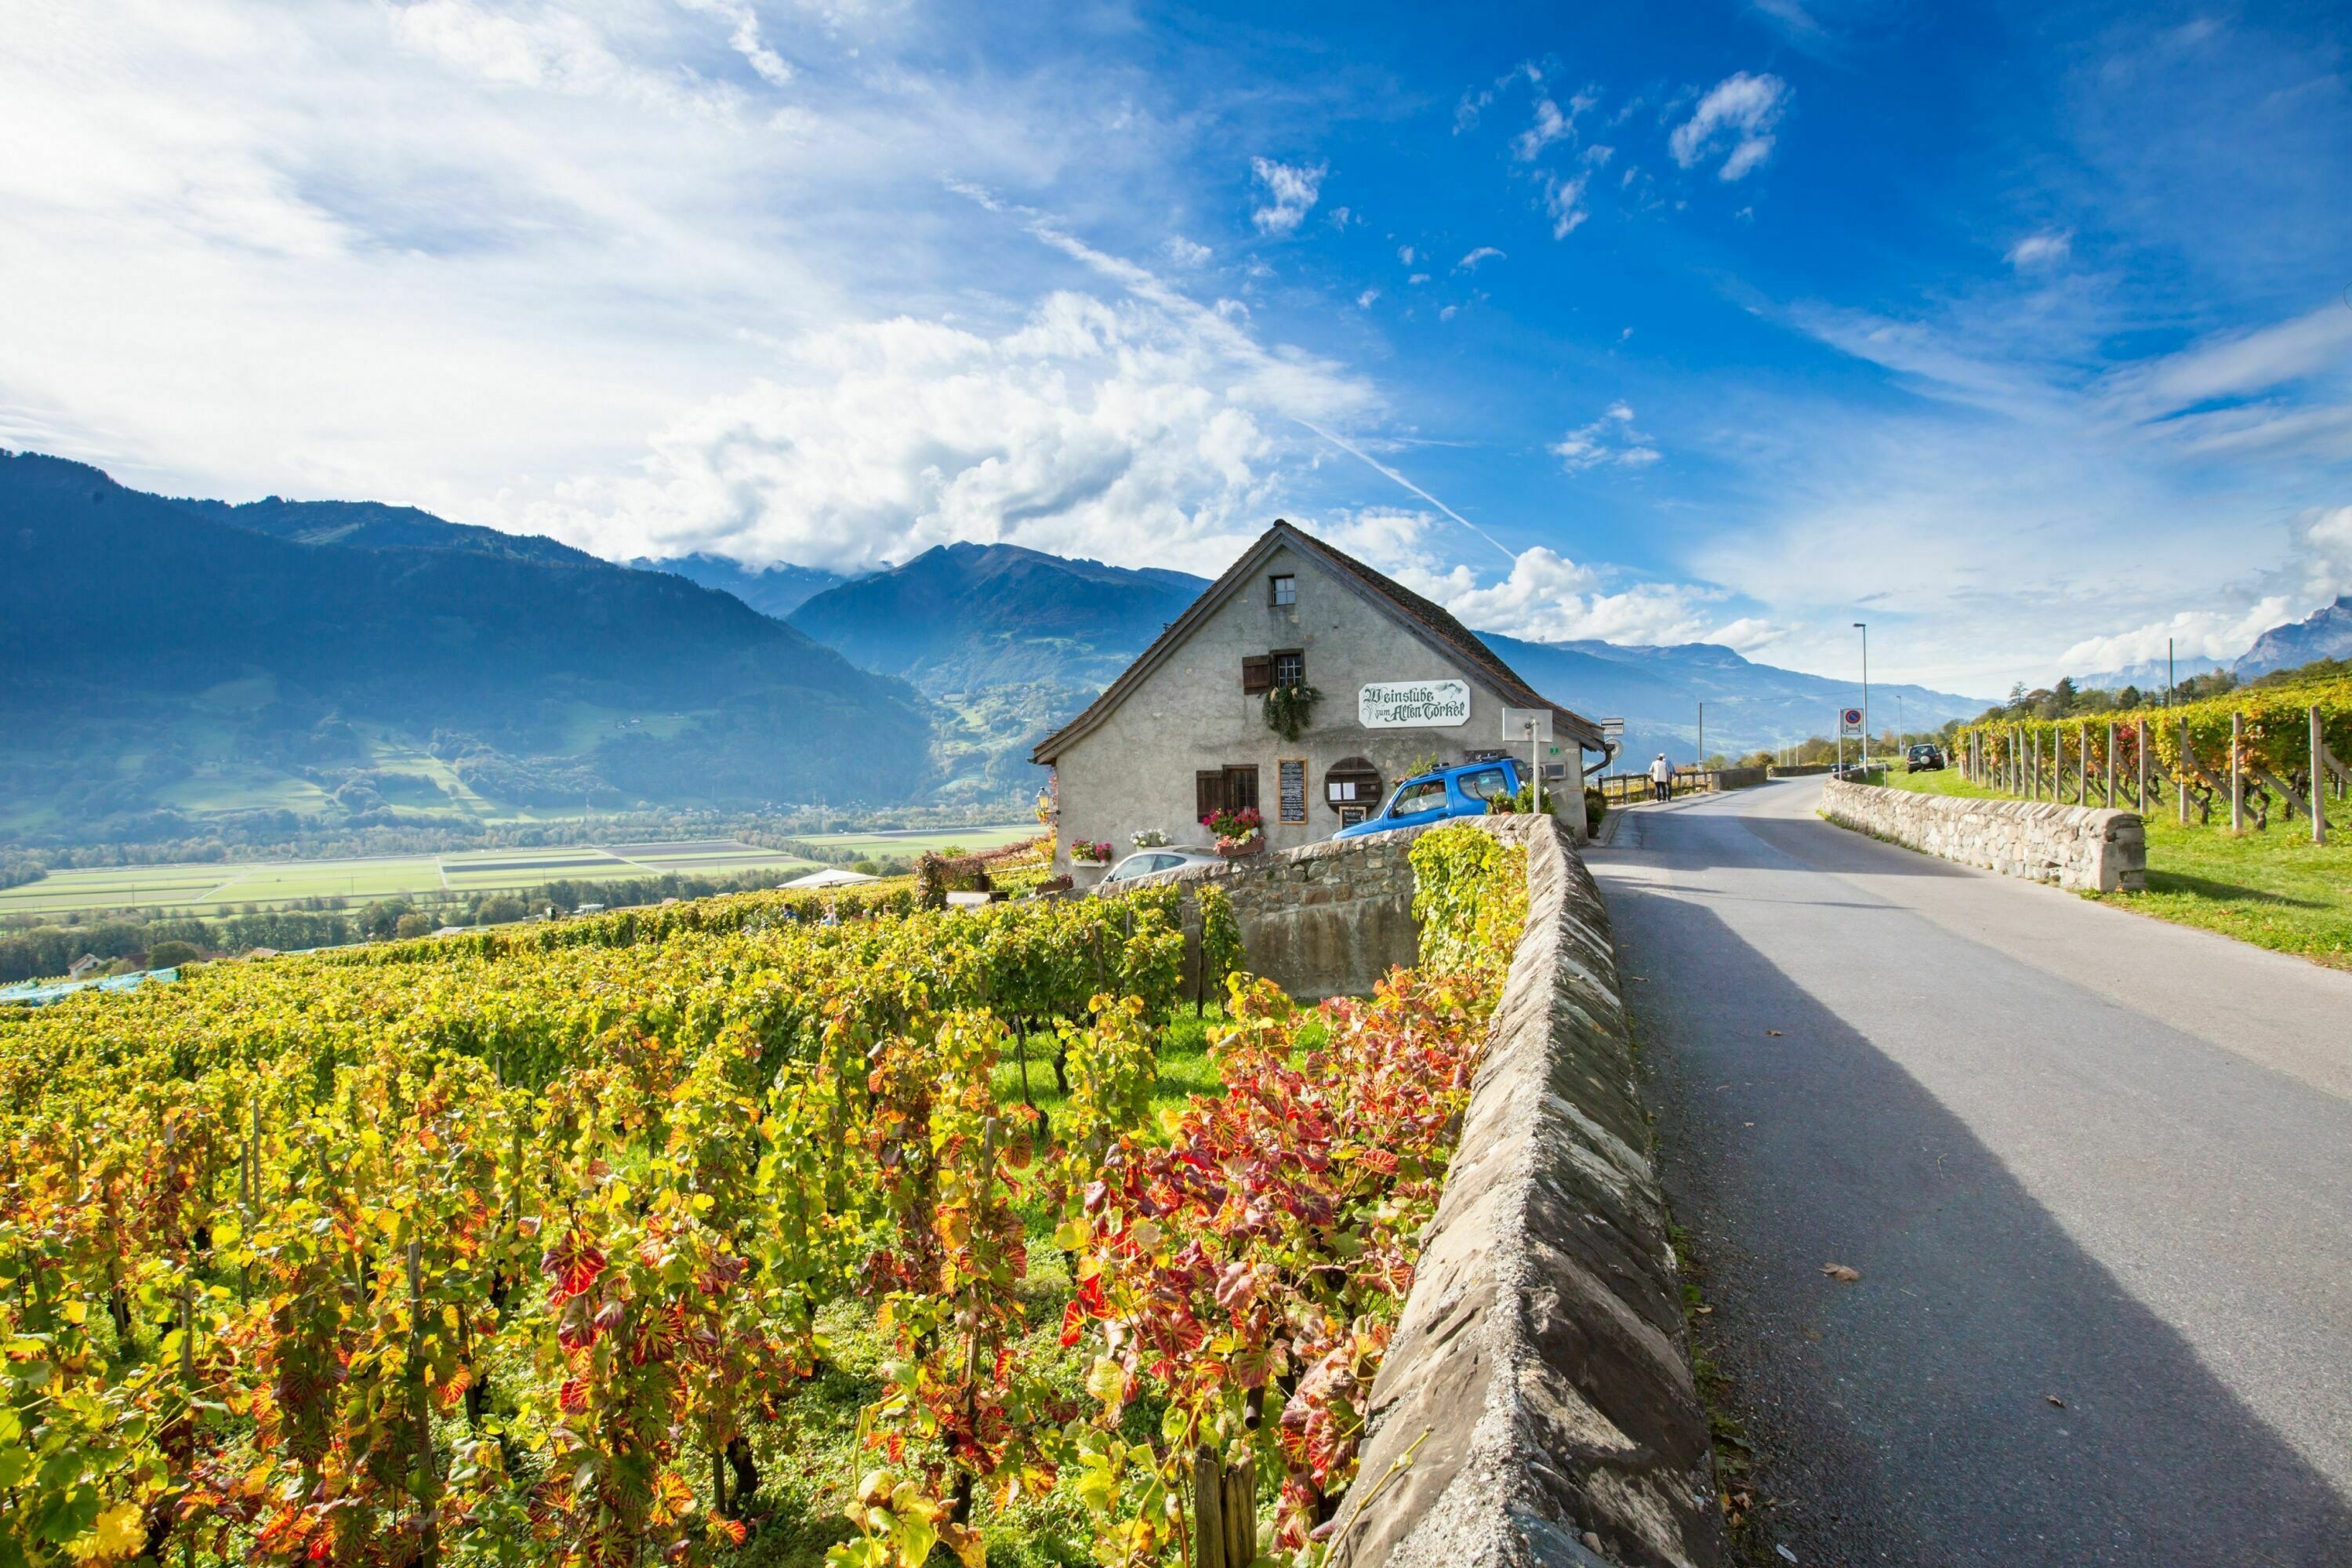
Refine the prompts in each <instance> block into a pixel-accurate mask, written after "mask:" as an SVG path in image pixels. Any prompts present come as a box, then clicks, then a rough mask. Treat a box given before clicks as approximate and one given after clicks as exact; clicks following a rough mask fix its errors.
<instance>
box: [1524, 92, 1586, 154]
mask: <svg viewBox="0 0 2352 1568" xmlns="http://www.w3.org/2000/svg"><path fill="white" fill-rule="evenodd" d="M1575 129H1576V124H1575V121H1573V120H1572V119H1571V118H1570V116H1568V115H1565V114H1562V113H1561V112H1560V111H1559V104H1557V103H1554V102H1553V101H1552V100H1550V99H1549V98H1539V99H1538V100H1536V118H1535V123H1534V124H1532V125H1530V126H1528V128H1527V129H1526V130H1525V131H1522V132H1519V134H1518V136H1517V138H1516V139H1514V140H1513V142H1511V156H1513V157H1514V158H1517V160H1518V161H1519V162H1520V163H1534V162H1535V161H1536V159H1537V158H1538V156H1540V155H1541V154H1542V153H1543V150H1544V149H1545V148H1547V147H1549V146H1550V145H1551V144H1552V143H1553V142H1557V141H1559V139H1560V138H1561V137H1563V136H1568V135H1570V134H1572V133H1573V132H1574V131H1575Z"/></svg>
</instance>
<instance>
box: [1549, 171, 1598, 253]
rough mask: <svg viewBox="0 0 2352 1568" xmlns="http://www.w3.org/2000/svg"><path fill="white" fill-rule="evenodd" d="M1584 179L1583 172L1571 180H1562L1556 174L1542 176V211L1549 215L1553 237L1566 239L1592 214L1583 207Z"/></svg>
mask: <svg viewBox="0 0 2352 1568" xmlns="http://www.w3.org/2000/svg"><path fill="white" fill-rule="evenodd" d="M1585 179H1586V176H1585V175H1583V174H1579V175H1577V176H1576V177H1575V178H1574V179H1572V180H1563V179H1561V178H1559V176H1558V175H1557V174H1547V175H1545V176H1544V196H1543V203H1544V211H1546V212H1548V213H1549V214H1550V215H1551V237H1553V238H1554V239H1566V238H1567V237H1569V236H1570V235H1571V234H1573V233H1575V232H1576V230H1577V228H1578V226H1580V225H1581V224H1582V223H1583V222H1584V220H1585V219H1586V218H1588V217H1591V216H1592V215H1591V213H1589V212H1587V211H1586V210H1585V207H1584V182H1585Z"/></svg>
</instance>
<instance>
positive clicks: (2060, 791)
mask: <svg viewBox="0 0 2352 1568" xmlns="http://www.w3.org/2000/svg"><path fill="white" fill-rule="evenodd" d="M1953 753H1954V758H1955V761H1956V763H1957V764H1958V766H1959V767H1960V768H1961V769H1962V771H1963V772H1964V773H1966V774H1967V776H1968V778H1969V781H1970V782H1971V783H1973V784H1978V785H1979V786H1981V787H1985V788H1989V789H1992V790H1996V791H1998V792H2000V793H2002V794H2006V795H2022V796H2024V797H2026V798H2029V799H2037V800H2050V801H2058V802H2071V803H2073V804H2074V805H2108V806H2126V807H2129V808H2131V809H2133V810H2137V811H2138V812H2140V813H2141V814H2142V815H2144V816H2146V815H2153V814H2154V813H2156V812H2157V811H2159V810H2162V809H2164V808H2165V807H2166V806H2167V805H2169V806H2170V807H2171V809H2172V811H2173V813H2174V814H2175V815H2176V816H2178V818H2179V822H2180V823H2181V824H2182V825H2184V826H2187V825H2189V824H2190V823H2191V822H2192V821H2193V822H2194V823H2195V824H2196V825H2197V826H2211V825H2213V823H2214V820H2215V816H2216V813H2217V811H2219V812H2221V814H2222V818H2223V820H2224V821H2226V822H2227V824H2228V825H2229V826H2231V827H2232V828H2235V829H2239V830H2243V829H2246V828H2249V827H2251V828H2252V829H2253V830H2255V831H2258V832H2259V831H2263V830H2266V829H2268V828H2269V827H2270V826H2272V825H2273V815H2274V814H2276V815H2277V816H2280V817H2282V818H2285V819H2290V820H2292V819H2301V820H2302V821H2303V822H2305V823H2306V824H2307V825H2309V826H2310V827H2311V830H2312V833H2313V836H2314V837H2316V838H2321V839H2324V838H2325V837H2326V824H2327V819H2328V816H2329V814H2330V812H2331V811H2333V812H2334V813H2335V814H2336V817H2337V819H2338V820H2339V821H2340V820H2341V819H2342V816H2343V812H2342V807H2343V806H2344V805H2345V803H2346V802H2347V800H2352V765H2347V763H2346V762H2345V760H2344V759H2346V758H2347V757H2352V680H2345V679H2340V678H2339V679H2332V680H2315V681H2308V682H2305V683H2301V684H2289V685H2281V686H2275V687H2264V688H2262V689H2251V690H2245V691H2237V692H2231V693H2229V694H2227V695H2225V696H2221V697H2215V698H2209V699H2206V700H2202V701H2197V702H2188V703H2182V704H2180V705H2179V706H2176V707H2172V708H2163V707H2157V708H2146V709H2140V710H2133V711H2130V712H2124V713H2116V714H2108V715H2102V716H2101V718H2100V720H2099V721H2098V722H2097V724H2096V725H2095V726H2094V725H2093V724H2092V723H2091V722H2090V721H2076V720H2067V719H2061V720H2054V721H2052V720H2010V719H2000V720H1988V721H1982V722H1979V723H1977V724H1974V725H1969V726H1966V727H1964V728H1962V729H1961V730H1960V731H1958V734H1957V736H1956V737H1955V739H1954V742H1953ZM2168 796H2169V797H2170V798H2169V799H2167V797H2168Z"/></svg>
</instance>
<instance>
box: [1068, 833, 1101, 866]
mask: <svg viewBox="0 0 2352 1568" xmlns="http://www.w3.org/2000/svg"><path fill="white" fill-rule="evenodd" d="M1110 858H1111V847H1110V844H1109V842H1108V840H1104V839H1097V841H1096V842H1094V843H1092V844H1088V843H1086V842H1084V841H1080V842H1079V843H1076V844H1073V845H1071V846H1070V864H1072V865H1073V866H1108V865H1109V864H1110Z"/></svg>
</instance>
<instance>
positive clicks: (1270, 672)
mask: <svg viewBox="0 0 2352 1568" xmlns="http://www.w3.org/2000/svg"><path fill="white" fill-rule="evenodd" d="M1273 689H1274V656H1273V655H1272V654H1270V653H1250V654H1244V655H1243V656H1242V690H1243V692H1244V694H1245V695H1249V696H1255V695H1256V694H1257V693H1259V692H1261V691H1271V690H1273Z"/></svg>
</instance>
